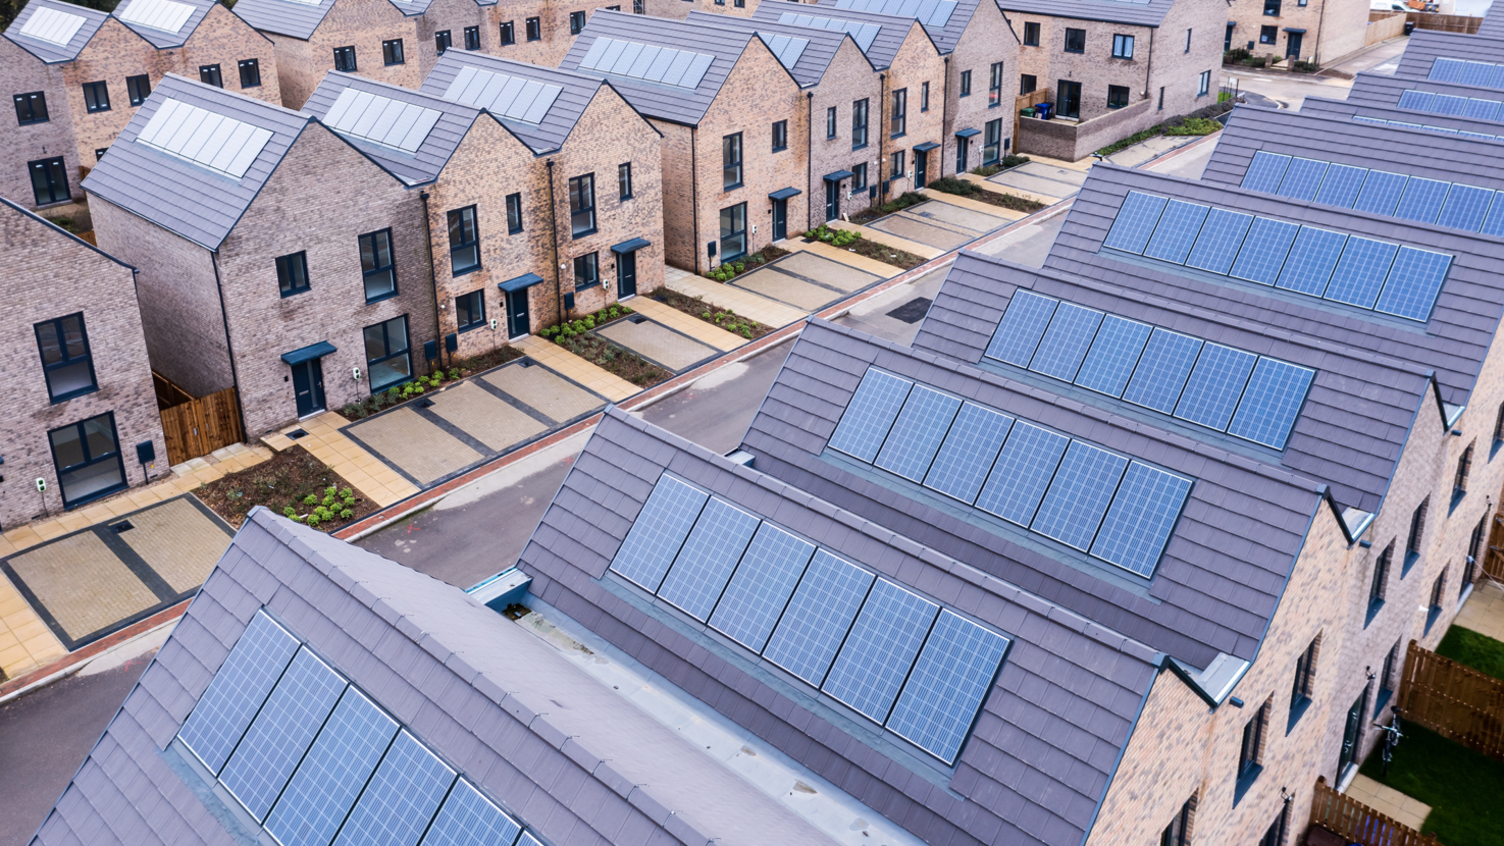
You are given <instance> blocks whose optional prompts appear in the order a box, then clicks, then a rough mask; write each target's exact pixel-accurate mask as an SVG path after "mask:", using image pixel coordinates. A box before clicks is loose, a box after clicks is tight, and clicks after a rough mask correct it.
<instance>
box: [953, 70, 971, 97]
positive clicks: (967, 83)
mask: <svg viewBox="0 0 1504 846" xmlns="http://www.w3.org/2000/svg"><path fill="white" fill-rule="evenodd" d="M956 96H957V97H970V96H971V71H969V70H964V71H961V93H960V94H958V95H956Z"/></svg>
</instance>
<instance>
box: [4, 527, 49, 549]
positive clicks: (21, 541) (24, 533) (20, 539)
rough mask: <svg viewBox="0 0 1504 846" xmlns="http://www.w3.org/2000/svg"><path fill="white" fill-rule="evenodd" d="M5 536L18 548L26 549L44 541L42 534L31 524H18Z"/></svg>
mask: <svg viewBox="0 0 1504 846" xmlns="http://www.w3.org/2000/svg"><path fill="white" fill-rule="evenodd" d="M4 537H5V539H6V540H7V541H9V542H10V544H11V546H14V547H15V548H16V549H25V548H27V547H29V546H36V545H37V544H39V543H41V542H42V537H41V535H38V534H37V532H36V530H35V529H33V528H31V527H30V526H18V527H16V528H14V529H11V530H10V531H8V532H6V533H5V535H4Z"/></svg>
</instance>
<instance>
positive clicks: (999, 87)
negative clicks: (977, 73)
mask: <svg viewBox="0 0 1504 846" xmlns="http://www.w3.org/2000/svg"><path fill="white" fill-rule="evenodd" d="M1002 102H1003V63H1002V62H993V63H992V70H991V72H990V74H989V76H988V77H987V107H988V108H989V109H990V108H992V107H993V106H996V105H998V104H1000V103H1002Z"/></svg>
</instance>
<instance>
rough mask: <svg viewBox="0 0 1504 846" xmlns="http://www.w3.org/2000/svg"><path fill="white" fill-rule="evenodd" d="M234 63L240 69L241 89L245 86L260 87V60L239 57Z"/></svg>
mask: <svg viewBox="0 0 1504 846" xmlns="http://www.w3.org/2000/svg"><path fill="white" fill-rule="evenodd" d="M235 64H236V67H237V68H238V69H239V70H240V87H241V88H242V89H245V88H260V87H261V62H260V60H258V59H241V60H240V61H238V62H236V63H235Z"/></svg>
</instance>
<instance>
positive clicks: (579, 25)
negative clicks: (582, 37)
mask: <svg viewBox="0 0 1504 846" xmlns="http://www.w3.org/2000/svg"><path fill="white" fill-rule="evenodd" d="M584 28H585V13H584V12H570V13H569V34H570V35H579V34H580V30H582V29H584Z"/></svg>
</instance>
